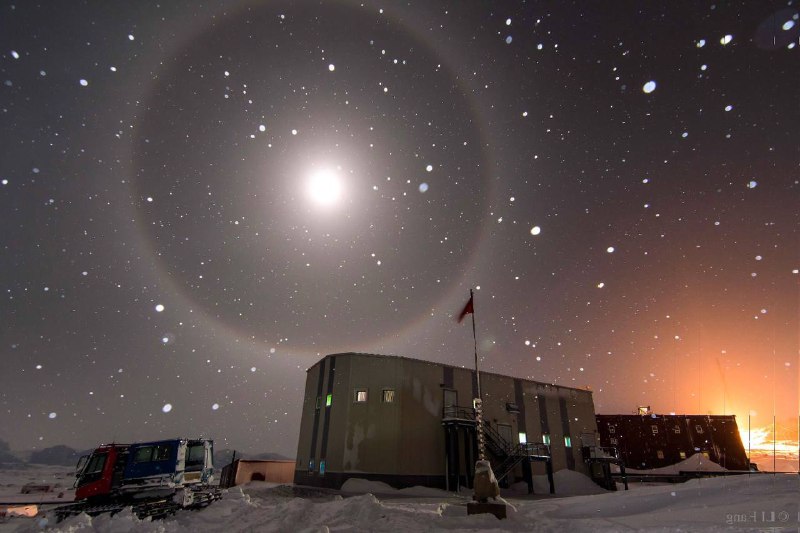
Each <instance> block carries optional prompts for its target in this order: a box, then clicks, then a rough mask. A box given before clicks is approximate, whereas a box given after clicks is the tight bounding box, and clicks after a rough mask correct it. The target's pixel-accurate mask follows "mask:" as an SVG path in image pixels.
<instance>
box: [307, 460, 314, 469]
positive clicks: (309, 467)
mask: <svg viewBox="0 0 800 533" xmlns="http://www.w3.org/2000/svg"><path fill="white" fill-rule="evenodd" d="M308 471H309V472H313V471H314V459H311V460H309V461H308Z"/></svg>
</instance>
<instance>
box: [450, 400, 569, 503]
mask: <svg viewBox="0 0 800 533" xmlns="http://www.w3.org/2000/svg"><path fill="white" fill-rule="evenodd" d="M442 421H443V422H453V421H459V422H467V423H470V422H471V423H472V424H475V423H476V422H475V410H474V409H472V408H469V407H460V406H455V405H453V406H448V407H445V408H444V412H443V416H442ZM483 434H484V439H485V445H486V451H488V452H489V455H490V456H491V457H492V458H493V459H494V460H493V461H491V460H490V462H491V463H492V470H493V471H494V475H495V477H496V478H497V481H498V482H500V481H502V480H503V479H504V478H505V477H506V476H508V475H509V474H510V473H511V471H512V470H514V468H515V467H516V466H517V465H519V464H520V463H521V462H522V461H524V460H526V459H530V460H534V461H545V462H546V463H547V471H548V479H549V480H550V492H551V493H552V492H553V491H554V489H553V483H552V473H551V472H552V466H551V465H552V462H551V457H550V447H549V446H548V445H546V444H544V443H541V442H537V443H523V444H514V443H511V442H508V441H507V440H506V439H505V438H504V437H503V436H502V435H500V433H499V432H498V431H497V429H495V428H494V427H492V426H491V424H489V423H488V422H486V421H485V420H484V421H483Z"/></svg>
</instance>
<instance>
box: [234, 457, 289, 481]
mask: <svg viewBox="0 0 800 533" xmlns="http://www.w3.org/2000/svg"><path fill="white" fill-rule="evenodd" d="M294 470H295V462H294V461H287V460H284V461H281V460H274V459H272V460H250V459H237V460H235V461H233V462H232V463H231V464H229V465H227V466H225V467H223V468H222V474H221V478H220V487H222V488H228V487H233V486H235V485H243V484H244V483H250V482H251V481H269V482H272V483H292V482H293V481H294Z"/></svg>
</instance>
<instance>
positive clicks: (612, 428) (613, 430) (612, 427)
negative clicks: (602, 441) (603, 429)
mask: <svg viewBox="0 0 800 533" xmlns="http://www.w3.org/2000/svg"><path fill="white" fill-rule="evenodd" d="M608 432H609V433H611V434H612V435H613V434H614V433H616V432H617V428H615V427H614V426H608Z"/></svg>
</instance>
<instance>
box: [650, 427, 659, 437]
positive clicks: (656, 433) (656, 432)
mask: <svg viewBox="0 0 800 533" xmlns="http://www.w3.org/2000/svg"><path fill="white" fill-rule="evenodd" d="M650 429H652V430H653V435H658V426H650Z"/></svg>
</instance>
